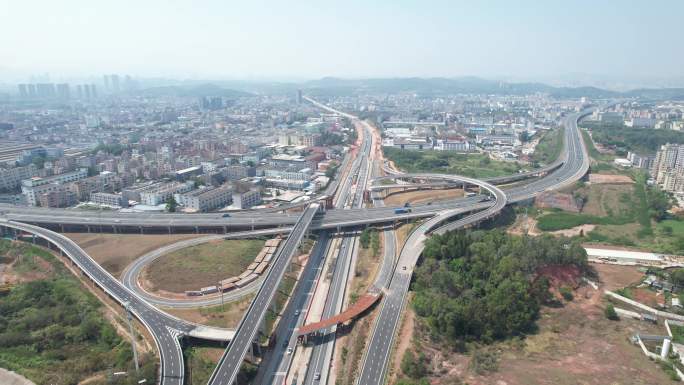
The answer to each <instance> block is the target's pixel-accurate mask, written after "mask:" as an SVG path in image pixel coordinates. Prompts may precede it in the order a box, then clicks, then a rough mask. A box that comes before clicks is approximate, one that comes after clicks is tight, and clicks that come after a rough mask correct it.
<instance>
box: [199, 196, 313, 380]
mask: <svg viewBox="0 0 684 385" xmlns="http://www.w3.org/2000/svg"><path fill="white" fill-rule="evenodd" d="M319 208H320V205H319V204H318V203H312V204H311V205H309V206H308V207H307V208H306V210H304V212H303V213H302V215H301V217H300V218H299V220H298V221H297V223H296V224H295V225H294V227H293V229H292V231H291V232H290V235H289V236H288V237H287V239H286V240H285V242H283V243H282V244H281V246H280V247H279V248H278V250H277V251H276V255H275V257H274V261H273V264H272V266H271V267H270V268H269V270H268V273H267V274H266V278H265V279H264V283H263V284H262V285H261V287H260V288H259V291H258V292H257V294H256V296H255V297H254V299H253V300H252V303H251V304H250V306H249V308H247V312H246V313H245V315H244V316H243V317H242V320H241V321H240V324H239V325H238V327H237V329H236V331H235V337H234V338H233V340H232V341H231V342H230V344H229V345H228V348H227V349H226V351H225V352H224V353H223V356H222V357H221V360H220V361H219V363H218V366H217V367H216V369H215V370H214V372H213V373H212V375H211V378H210V379H209V384H210V385H231V384H233V382H234V381H235V378H236V377H237V374H238V372H239V370H240V366H242V360H243V359H244V357H245V355H246V354H247V350H248V349H250V348H251V346H252V343H253V342H254V338H255V336H256V335H257V332H258V331H259V329H260V328H261V326H262V323H263V321H264V317H265V316H266V312H267V311H268V308H269V306H270V305H271V303H272V302H273V301H274V297H275V294H276V292H277V290H278V287H279V286H280V282H281V281H282V279H283V276H284V275H285V271H286V270H287V268H288V266H289V265H290V263H291V261H292V257H294V255H295V254H296V252H297V250H298V249H299V245H300V243H301V241H302V240H303V239H304V237H305V235H306V233H307V232H308V231H309V226H310V225H311V221H312V220H313V217H314V215H315V214H316V212H317V211H318V210H319Z"/></svg>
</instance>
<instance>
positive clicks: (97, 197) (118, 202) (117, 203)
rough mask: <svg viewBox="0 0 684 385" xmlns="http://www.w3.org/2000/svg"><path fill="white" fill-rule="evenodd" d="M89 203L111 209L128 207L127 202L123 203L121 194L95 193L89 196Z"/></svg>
mask: <svg viewBox="0 0 684 385" xmlns="http://www.w3.org/2000/svg"><path fill="white" fill-rule="evenodd" d="M90 201H91V202H93V203H96V204H99V205H105V206H111V207H128V201H125V202H124V198H123V195H122V194H110V193H105V192H96V193H92V194H90Z"/></svg>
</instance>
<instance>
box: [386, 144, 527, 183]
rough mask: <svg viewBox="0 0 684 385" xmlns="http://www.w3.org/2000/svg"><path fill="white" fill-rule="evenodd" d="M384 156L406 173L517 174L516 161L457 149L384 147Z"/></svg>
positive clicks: (470, 175) (490, 175) (471, 175)
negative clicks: (415, 149) (492, 157)
mask: <svg viewBox="0 0 684 385" xmlns="http://www.w3.org/2000/svg"><path fill="white" fill-rule="evenodd" d="M383 151H384V153H385V157H386V158H387V159H389V160H391V161H393V162H394V163H395V164H396V165H397V167H399V168H402V169H404V170H406V171H407V172H435V173H444V174H457V175H464V176H469V177H474V178H491V177H497V176H502V175H510V174H515V173H517V172H518V171H520V169H521V166H520V164H518V163H517V162H504V161H497V160H491V159H489V156H488V155H487V154H463V153H459V152H456V151H432V150H430V151H427V150H425V151H413V150H400V149H397V148H384V149H383Z"/></svg>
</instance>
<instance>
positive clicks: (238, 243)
mask: <svg viewBox="0 0 684 385" xmlns="http://www.w3.org/2000/svg"><path fill="white" fill-rule="evenodd" d="M263 246H264V241H263V240H254V239H239V240H238V239H231V240H216V241H211V242H207V243H203V244H200V245H196V246H191V247H188V248H185V249H181V250H176V251H174V252H172V253H169V254H167V255H163V256H161V257H160V258H158V259H157V260H155V261H154V262H152V263H151V264H150V265H148V266H147V267H146V268H145V269H144V270H143V276H144V277H145V281H146V283H147V284H149V285H150V288H151V290H163V291H169V292H174V293H183V292H184V291H186V290H199V289H200V288H201V287H205V286H211V285H216V283H217V282H218V281H220V280H222V279H226V278H230V277H233V276H237V275H240V274H241V273H242V272H243V271H245V269H246V268H247V266H249V264H250V263H252V262H253V261H254V258H255V257H256V255H257V254H258V253H259V251H260V250H261V248H262V247H263Z"/></svg>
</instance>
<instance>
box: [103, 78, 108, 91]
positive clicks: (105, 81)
mask: <svg viewBox="0 0 684 385" xmlns="http://www.w3.org/2000/svg"><path fill="white" fill-rule="evenodd" d="M102 78H103V79H104V82H103V83H104V90H105V92H109V75H104V76H102Z"/></svg>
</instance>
